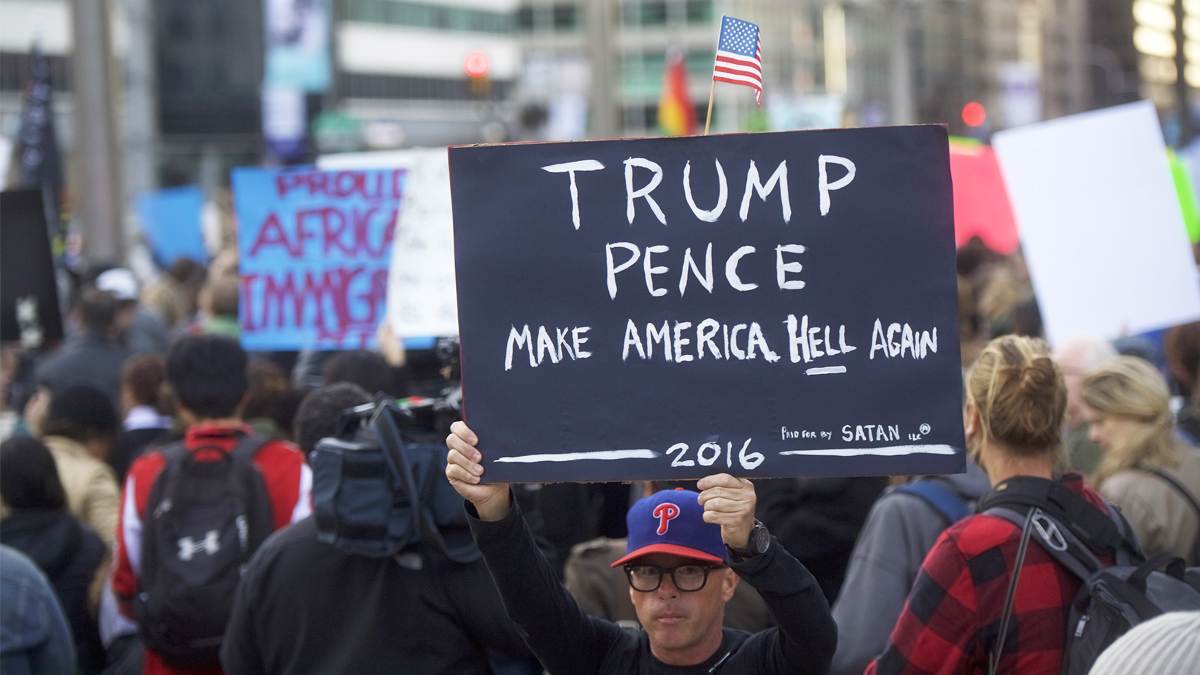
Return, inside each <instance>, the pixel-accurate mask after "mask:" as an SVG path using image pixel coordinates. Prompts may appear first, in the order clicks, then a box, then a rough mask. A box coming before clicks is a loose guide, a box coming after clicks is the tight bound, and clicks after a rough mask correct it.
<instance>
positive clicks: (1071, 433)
mask: <svg viewBox="0 0 1200 675" xmlns="http://www.w3.org/2000/svg"><path fill="white" fill-rule="evenodd" d="M1116 357H1117V350H1115V349H1113V348H1112V345H1110V344H1108V343H1107V342H1101V341H1099V340H1071V341H1070V342H1067V343H1066V344H1064V345H1063V346H1061V347H1059V348H1058V349H1056V350H1055V351H1054V360H1055V361H1058V365H1059V367H1061V368H1062V371H1063V380H1064V381H1065V382H1066V384H1067V412H1066V415H1065V416H1064V417H1063V427H1064V430H1065V431H1064V434H1065V435H1064V441H1063V444H1064V445H1065V446H1066V459H1067V466H1068V467H1070V468H1071V469H1074V470H1075V471H1079V472H1081V473H1082V474H1083V475H1085V476H1090V475H1091V474H1092V472H1094V471H1095V470H1096V467H1097V466H1099V465H1100V459H1101V458H1102V457H1103V456H1104V451H1103V450H1101V449H1100V446H1098V445H1096V443H1095V442H1094V441H1092V440H1091V439H1090V438H1088V422H1087V416H1086V415H1085V414H1084V409H1083V400H1082V399H1080V398H1079V390H1080V388H1081V387H1082V386H1083V378H1084V377H1085V376H1086V375H1087V374H1088V373H1090V372H1092V371H1093V370H1095V369H1097V368H1099V367H1100V366H1102V365H1104V364H1105V363H1107V362H1109V361H1111V360H1113V359H1115V358H1116Z"/></svg>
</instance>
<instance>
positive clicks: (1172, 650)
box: [1090, 612, 1200, 675]
mask: <svg viewBox="0 0 1200 675" xmlns="http://www.w3.org/2000/svg"><path fill="white" fill-rule="evenodd" d="M1183 673H1200V612H1167V613H1166V614H1162V615H1159V616H1157V617H1155V618H1153V619H1151V620H1149V621H1146V622H1144V623H1140V624H1138V625H1137V626H1135V627H1134V628H1133V630H1130V631H1129V632H1128V633H1125V634H1124V635H1122V636H1121V637H1120V638H1118V639H1117V641H1116V642H1114V643H1112V644H1111V645H1109V647H1108V649H1105V650H1104V652H1103V653H1102V654H1100V658H1098V659H1096V663H1095V665H1093V666H1092V670H1091V673H1090V675H1182V674H1183Z"/></svg>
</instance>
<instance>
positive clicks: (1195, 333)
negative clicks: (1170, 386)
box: [1163, 321, 1200, 396]
mask: <svg viewBox="0 0 1200 675" xmlns="http://www.w3.org/2000/svg"><path fill="white" fill-rule="evenodd" d="M1163 352H1165V353H1166V357H1167V367H1168V368H1170V369H1171V377H1174V378H1175V381H1176V382H1178V383H1179V388H1180V393H1182V394H1184V395H1186V396H1191V394H1192V391H1193V390H1195V389H1196V385H1197V384H1200V382H1198V381H1197V379H1196V372H1197V371H1200V321H1196V322H1193V323H1186V324H1184V325H1182V326H1175V327H1174V328H1171V329H1170V330H1168V331H1167V333H1166V335H1164V336H1163Z"/></svg>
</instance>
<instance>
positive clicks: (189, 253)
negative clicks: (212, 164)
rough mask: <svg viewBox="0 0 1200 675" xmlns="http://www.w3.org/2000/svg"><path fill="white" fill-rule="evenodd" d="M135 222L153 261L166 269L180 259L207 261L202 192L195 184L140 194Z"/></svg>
mask: <svg viewBox="0 0 1200 675" xmlns="http://www.w3.org/2000/svg"><path fill="white" fill-rule="evenodd" d="M136 206H137V214H138V220H140V221H141V225H142V234H144V235H145V237H146V241H147V243H149V244H150V251H151V252H152V253H153V254H154V262H156V263H157V264H158V265H159V266H160V267H163V268H167V267H170V266H171V263H173V262H175V261H176V260H179V259H180V258H191V259H192V260H195V261H196V262H198V263H201V264H203V263H207V262H208V250H207V249H205V248H204V235H203V233H202V232H201V230H200V213H201V211H202V210H203V209H204V191H203V190H201V189H200V187H199V186H196V185H186V186H184V187H176V188H167V189H165V190H155V191H154V192H147V193H144V194H140V195H138V197H137V200H136Z"/></svg>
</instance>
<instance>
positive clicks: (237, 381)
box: [167, 335, 249, 421]
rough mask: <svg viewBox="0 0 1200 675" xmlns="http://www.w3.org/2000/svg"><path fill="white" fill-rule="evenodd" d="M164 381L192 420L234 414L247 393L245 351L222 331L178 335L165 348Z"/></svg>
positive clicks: (212, 418)
mask: <svg viewBox="0 0 1200 675" xmlns="http://www.w3.org/2000/svg"><path fill="white" fill-rule="evenodd" d="M167 382H168V383H170V385H171V390H172V391H173V392H174V394H175V400H176V404H177V405H178V406H179V408H180V409H181V410H183V411H185V412H187V413H188V414H189V415H190V416H191V417H192V418H194V420H195V421H203V420H217V419H229V418H234V417H237V415H238V408H239V407H240V406H241V404H242V401H243V399H244V398H245V396H246V391H247V389H248V388H249V384H248V382H247V378H246V352H245V351H244V350H243V349H242V347H241V345H239V344H238V343H237V340H234V339H232V338H228V337H225V336H223V335H190V336H186V337H182V338H180V339H179V340H178V341H176V342H175V344H174V345H172V346H171V350H170V351H169V352H167Z"/></svg>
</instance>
